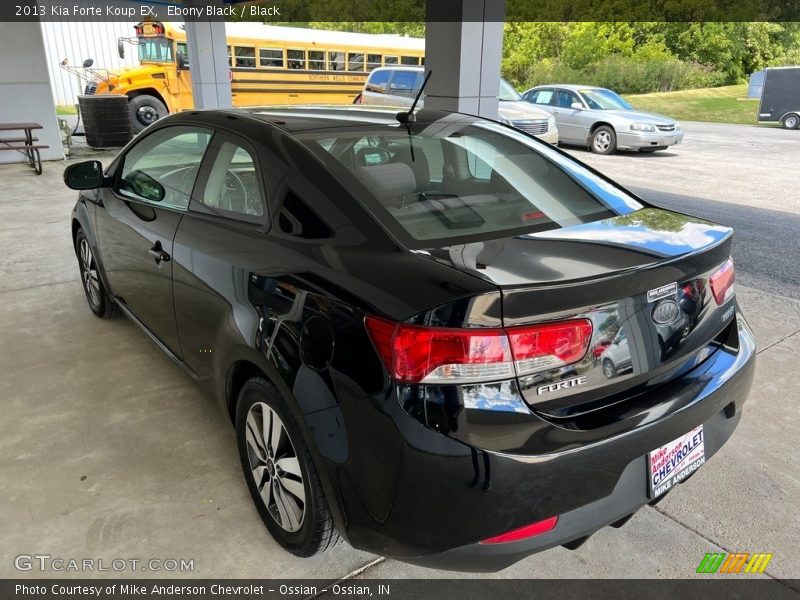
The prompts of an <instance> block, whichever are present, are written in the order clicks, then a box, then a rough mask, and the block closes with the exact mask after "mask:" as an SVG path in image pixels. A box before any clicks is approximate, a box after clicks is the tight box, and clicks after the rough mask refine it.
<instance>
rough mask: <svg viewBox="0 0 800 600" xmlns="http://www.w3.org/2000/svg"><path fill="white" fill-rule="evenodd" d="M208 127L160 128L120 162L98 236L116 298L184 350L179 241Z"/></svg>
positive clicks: (106, 194)
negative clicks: (176, 264) (177, 299)
mask: <svg viewBox="0 0 800 600" xmlns="http://www.w3.org/2000/svg"><path fill="white" fill-rule="evenodd" d="M211 136H212V132H211V131H210V130H208V129H204V128H200V127H190V126H173V127H164V128H159V129H157V130H155V131H153V132H152V133H150V134H148V135H145V137H143V138H142V139H141V140H139V141H138V142H137V143H136V144H135V145H134V146H132V147H130V148H129V149H128V150H127V151H126V153H125V155H123V156H121V157H120V158H119V159H117V161H116V163H115V164H114V166H113V169H114V185H113V186H112V187H111V188H107V189H104V190H103V191H102V196H101V199H102V203H103V207H104V208H103V209H102V210H99V211H97V223H96V228H97V242H98V249H99V252H100V257H101V260H102V262H103V270H104V272H105V275H106V278H107V280H108V284H109V287H110V289H111V293H112V294H113V295H114V297H115V299H116V300H117V302H118V303H119V304H120V305H122V306H123V308H125V309H127V310H128V311H129V312H130V313H132V314H133V316H134V317H136V319H138V320H139V321H140V322H141V323H142V324H143V325H144V326H145V327H146V328H147V329H148V330H149V331H150V332H151V333H152V334H153V335H154V336H155V337H156V338H157V339H158V340H159V341H160V342H161V343H162V344H163V345H164V346H166V347H167V348H168V349H169V350H170V351H171V352H173V353H174V354H175V355H176V356H180V344H179V341H178V332H177V328H176V325H175V311H174V308H173V296H172V265H173V261H172V246H173V239H174V237H175V232H176V230H177V228H178V224H179V223H180V220H181V218H182V217H183V215H184V213H185V211H186V208H187V207H188V205H189V198H190V196H191V192H192V188H193V187H194V183H195V179H196V177H197V173H198V171H199V167H200V163H201V161H202V159H203V155H204V154H205V151H206V149H207V147H208V144H209V142H210V140H211Z"/></svg>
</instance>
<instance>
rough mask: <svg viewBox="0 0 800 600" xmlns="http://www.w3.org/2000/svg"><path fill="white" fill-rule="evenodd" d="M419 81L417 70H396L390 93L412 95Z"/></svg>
mask: <svg viewBox="0 0 800 600" xmlns="http://www.w3.org/2000/svg"><path fill="white" fill-rule="evenodd" d="M416 82H417V72H416V71H396V72H395V74H394V77H392V83H391V85H390V86H389V93H390V94H394V95H396V96H409V97H410V96H412V95H413V94H414V84H415V83H416Z"/></svg>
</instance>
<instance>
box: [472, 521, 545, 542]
mask: <svg viewBox="0 0 800 600" xmlns="http://www.w3.org/2000/svg"><path fill="white" fill-rule="evenodd" d="M556 523H558V517H550V518H548V519H544V520H542V521H537V522H536V523H531V524H530V525H525V526H524V527H520V528H519V529H512V530H511V531H507V532H506V533H502V534H500V535H496V536H494V537H490V538H489V539H486V540H483V541H482V542H480V543H481V544H505V543H508V542H518V541H520V540H525V539H528V538H532V537H534V536H537V535H542V534H543V533H547V532H548V531H551V530H552V529H553V528H554V527H555V526H556Z"/></svg>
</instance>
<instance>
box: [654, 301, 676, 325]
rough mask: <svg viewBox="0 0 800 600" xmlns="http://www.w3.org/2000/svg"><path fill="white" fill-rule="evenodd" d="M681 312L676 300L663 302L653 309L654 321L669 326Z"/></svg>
mask: <svg viewBox="0 0 800 600" xmlns="http://www.w3.org/2000/svg"><path fill="white" fill-rule="evenodd" d="M680 312H681V310H680V308H678V303H677V302H675V300H672V299H668V300H662V301H661V302H659V303H658V304H656V305H655V307H654V308H653V321H654V322H656V323H658V324H659V325H669V324H670V323H672V322H673V321H674V320H675V319H677V318H678V313H680Z"/></svg>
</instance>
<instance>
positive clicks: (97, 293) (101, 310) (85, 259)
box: [75, 229, 118, 318]
mask: <svg viewBox="0 0 800 600" xmlns="http://www.w3.org/2000/svg"><path fill="white" fill-rule="evenodd" d="M75 253H76V254H77V255H78V268H79V269H80V272H81V283H82V284H83V292H84V293H85V294H86V301H87V302H88V303H89V308H90V309H92V312H93V313H94V314H96V315H97V316H98V317H103V318H109V317H115V316H117V314H118V308H117V305H116V303H115V302H114V301H113V300H112V299H111V296H109V295H108V292H106V288H105V286H104V285H103V280H102V279H100V272H99V270H98V268H97V261H96V260H95V258H94V252H92V246H91V244H90V243H89V240H88V239H87V238H86V234H85V233H84V232H83V229H78V233H77V234H76V235H75Z"/></svg>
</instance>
